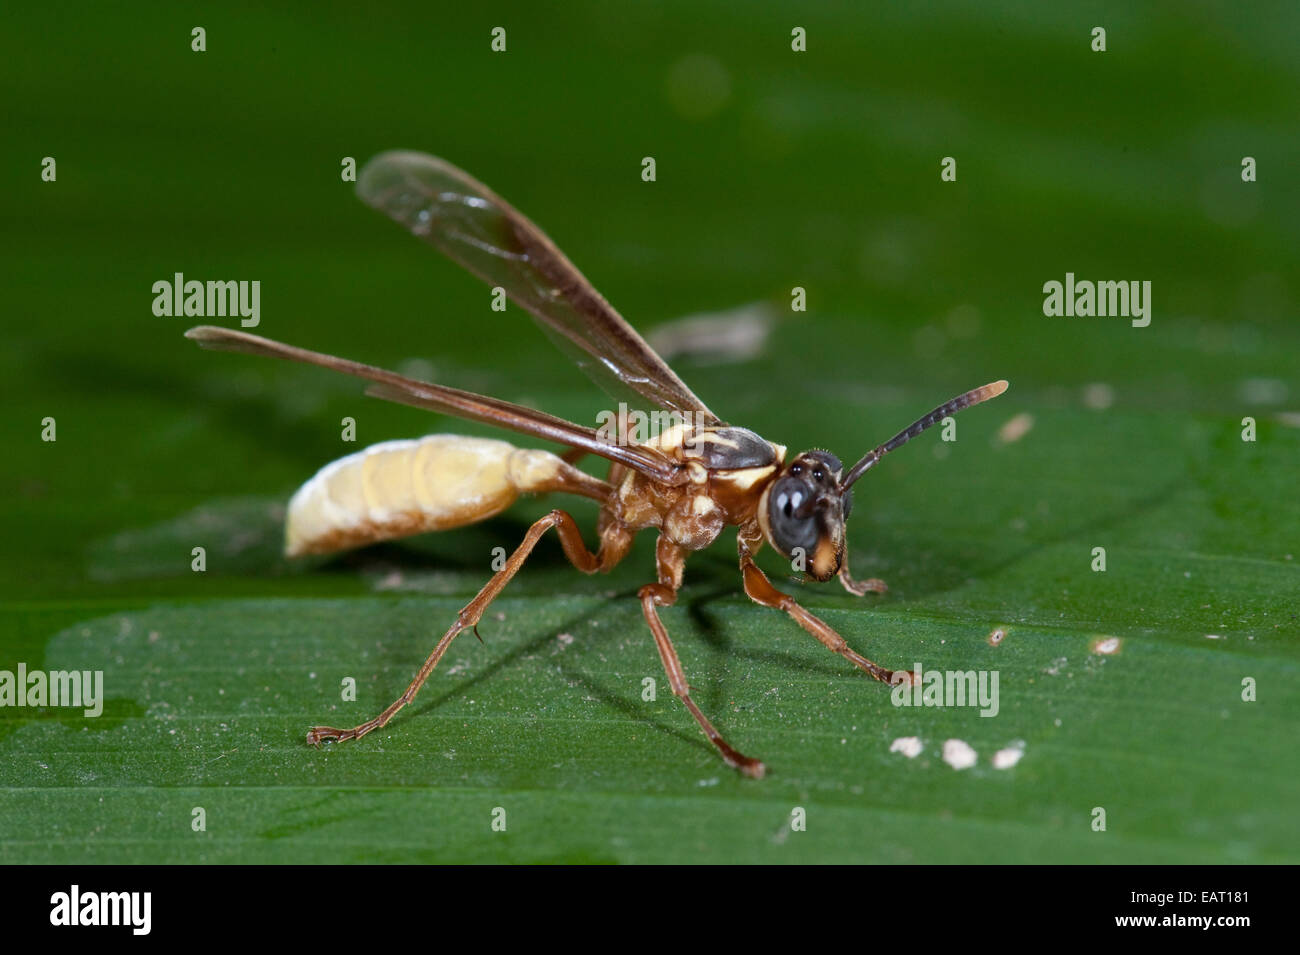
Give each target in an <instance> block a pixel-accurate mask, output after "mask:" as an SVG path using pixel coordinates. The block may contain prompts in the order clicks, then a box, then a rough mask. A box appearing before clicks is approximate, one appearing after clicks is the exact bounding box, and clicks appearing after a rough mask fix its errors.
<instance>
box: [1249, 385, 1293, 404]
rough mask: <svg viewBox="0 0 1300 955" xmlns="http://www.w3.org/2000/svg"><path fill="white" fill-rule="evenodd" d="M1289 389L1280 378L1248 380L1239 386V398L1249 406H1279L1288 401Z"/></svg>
mask: <svg viewBox="0 0 1300 955" xmlns="http://www.w3.org/2000/svg"><path fill="white" fill-rule="evenodd" d="M1288 391H1289V389H1288V388H1287V384H1286V382H1285V381H1282V379H1280V378H1246V379H1243V380H1242V381H1241V383H1240V384H1239V385H1238V386H1237V396H1238V397H1239V398H1240V399H1241V401H1242V402H1244V403H1245V404H1248V405H1278V404H1281V403H1282V402H1284V401H1286V397H1287V393H1288Z"/></svg>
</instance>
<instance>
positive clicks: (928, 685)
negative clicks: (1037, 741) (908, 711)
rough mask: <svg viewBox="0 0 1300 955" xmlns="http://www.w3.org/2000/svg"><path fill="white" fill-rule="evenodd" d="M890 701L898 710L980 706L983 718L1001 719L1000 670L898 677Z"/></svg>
mask: <svg viewBox="0 0 1300 955" xmlns="http://www.w3.org/2000/svg"><path fill="white" fill-rule="evenodd" d="M892 682H893V684H894V689H893V692H892V693H890V695H889V698H890V699H891V700H892V701H893V703H894V705H895V706H978V707H979V708H980V716H997V715H998V709H999V703H998V671H997V670H925V669H923V668H922V667H921V664H920V663H917V664H916V666H915V667H914V668H913V669H912V675H911V678H910V679H909V677H908V674H907V673H906V672H905V671H903V670H899V671H897V672H895V673H894V679H893V681H892Z"/></svg>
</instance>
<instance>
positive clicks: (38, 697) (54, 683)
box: [0, 663, 104, 718]
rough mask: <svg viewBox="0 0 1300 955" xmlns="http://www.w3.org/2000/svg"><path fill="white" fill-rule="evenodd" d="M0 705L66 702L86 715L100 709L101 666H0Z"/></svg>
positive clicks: (50, 704) (95, 712)
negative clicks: (46, 667)
mask: <svg viewBox="0 0 1300 955" xmlns="http://www.w3.org/2000/svg"><path fill="white" fill-rule="evenodd" d="M0 706H70V707H74V708H81V709H82V711H83V713H84V714H85V715H86V716H89V717H92V718H93V717H96V716H99V714H100V713H102V712H104V671H103V670H50V671H48V672H46V671H45V670H32V671H30V672H28V670H27V664H26V663H20V664H18V670H17V672H15V671H13V670H0Z"/></svg>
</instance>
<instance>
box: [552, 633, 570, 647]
mask: <svg viewBox="0 0 1300 955" xmlns="http://www.w3.org/2000/svg"><path fill="white" fill-rule="evenodd" d="M555 639H556V640H558V641H559V642H560V646H562V647H567V646H568V645H569V644H571V643H572V642H573V634H571V633H561V634H559V635H557V636H556V638H555Z"/></svg>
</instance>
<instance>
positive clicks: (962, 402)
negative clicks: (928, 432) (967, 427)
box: [840, 381, 1007, 488]
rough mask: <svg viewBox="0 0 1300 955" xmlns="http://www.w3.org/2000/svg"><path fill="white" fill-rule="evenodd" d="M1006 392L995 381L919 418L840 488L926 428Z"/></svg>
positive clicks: (868, 457)
mask: <svg viewBox="0 0 1300 955" xmlns="http://www.w3.org/2000/svg"><path fill="white" fill-rule="evenodd" d="M1006 390H1007V383H1006V382H1005V381H994V382H990V383H989V384H987V385H985V386H984V387H982V388H975V389H973V390H971V391H968V392H966V394H964V395H958V396H957V397H956V398H953V399H952V400H951V401H949V402H947V403H946V404H942V405H940V406H939V407H937V408H935V409H934V410H933V411H931V412H930V413H929V414H928V415H926V416H925V417H924V418H918V419H917V420H916V421H914V422H912V424H910V425H908V426H907V427H906V428H904V429H903V430H902V431H900V432H898V434H896V435H894V436H893V437H892V438H890V439H889V440H888V441H886V442H885V443H884V444H882V445H881V446H880V447H878V448H876V449H875V450H874V451H871V452H869V453H868V454H866V455H865V456H864V457H863V458H862V460H861V461H859V462H858V463H857V464H855V465H853V467H852V468H850V469H849V473H848V474H846V475H845V476H844V480H843V481H841V482H840V487H841V488H847V487H848V486H849V485H850V484H852V483H853V482H854V481H856V480H857V479H858V478H860V477H862V475H864V474H866V473H867V472H868V471H870V470H871V469H872V468H873V467H875V466H876V462H877V461H879V460H880V459H881V458H883V457H884V456H885V455H886V454H888V453H889V452H890V451H893V450H894V449H896V448H900V447H902V446H903V445H905V444H907V442H909V441H911V440H912V439H913V438H915V437H916V436H917V435H918V434H920V433H921V432H922V431H924V430H925V429H926V428H928V427H930V425H932V424H938V423H939V422H940V421H942V420H943V419H944V418H946V417H948V416H949V415H953V414H956V413H957V412H958V411H961V410H962V409H963V408H969V407H970V406H971V405H977V404H979V403H980V402H981V401H988V400H989V399H990V398H996V397H997V396H998V395H1000V394H1002V392H1004V391H1006Z"/></svg>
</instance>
